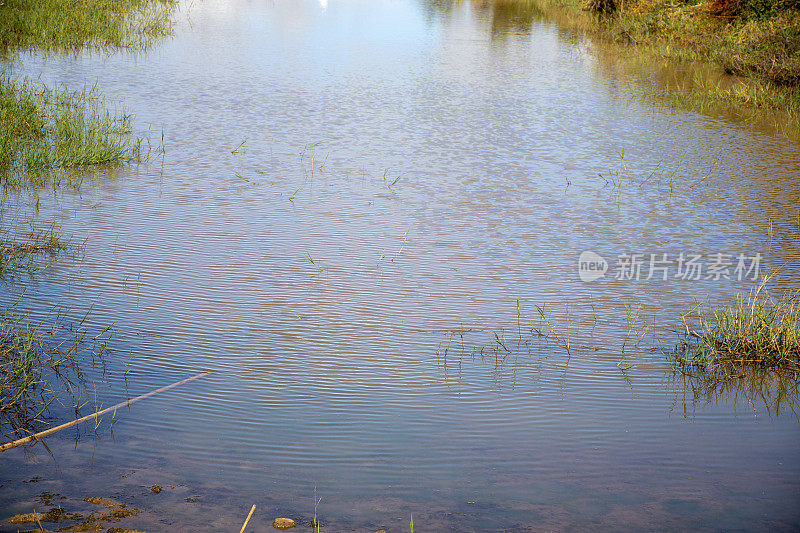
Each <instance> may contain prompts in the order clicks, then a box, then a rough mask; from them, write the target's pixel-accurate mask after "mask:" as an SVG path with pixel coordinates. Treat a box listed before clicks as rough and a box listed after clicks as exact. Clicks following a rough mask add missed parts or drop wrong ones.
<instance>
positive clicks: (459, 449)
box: [0, 0, 800, 531]
mask: <svg viewBox="0 0 800 533" xmlns="http://www.w3.org/2000/svg"><path fill="white" fill-rule="evenodd" d="M505 6H506V4H504V3H499V4H481V3H451V2H433V1H414V0H396V1H393V0H381V1H367V0H364V1H359V0H329V1H324V0H323V1H321V2H311V1H305V0H274V1H266V0H264V1H255V0H253V1H235V0H231V1H216V0H215V1H211V0H209V1H202V2H192V3H186V4H182V5H181V9H180V11H179V12H178V14H177V17H178V19H179V22H178V25H177V27H176V33H175V36H174V37H173V38H170V39H167V40H164V41H163V42H160V43H158V44H157V45H156V46H154V47H153V48H152V49H151V50H149V51H148V52H146V53H142V54H139V55H132V54H129V53H125V52H119V53H114V54H111V55H103V54H97V53H88V52H87V53H82V54H79V55H77V56H69V57H66V56H63V57H62V56H55V57H42V56H40V55H37V54H21V55H17V56H15V57H14V58H13V63H14V65H13V68H14V74H15V75H26V76H28V77H30V78H36V79H41V80H42V81H44V82H46V83H48V84H51V85H57V84H61V85H65V86H67V87H71V88H81V87H83V86H85V85H88V86H91V85H94V84H95V83H97V84H98V86H99V87H100V88H101V89H102V91H103V92H104V93H105V95H106V97H107V98H108V102H109V105H110V106H114V105H117V106H118V107H119V108H124V109H125V111H126V112H129V113H133V114H134V115H135V117H136V124H137V127H138V128H139V129H140V130H141V131H146V130H147V129H148V128H149V130H150V132H149V135H150V138H151V139H152V142H153V144H154V146H155V145H158V144H159V143H160V142H161V132H162V131H163V143H164V152H165V153H164V157H163V158H162V157H160V156H159V157H157V158H155V160H154V161H152V162H150V163H148V164H142V165H139V166H132V167H126V168H122V169H119V168H118V169H99V170H97V171H94V172H93V173H92V175H91V176H89V177H88V178H87V180H86V181H85V182H84V185H83V187H82V188H81V189H80V190H79V191H70V190H68V191H61V192H59V193H57V194H53V193H52V192H43V193H42V194H41V198H40V213H39V216H40V217H41V219H42V220H45V221H47V220H56V221H58V222H59V223H61V224H63V226H64V234H66V235H73V236H74V238H75V239H76V240H81V241H82V240H83V239H85V240H86V243H85V253H84V254H79V255H78V256H76V257H74V258H71V257H65V258H63V259H61V260H59V261H58V262H56V263H55V264H54V265H53V266H52V267H50V268H48V269H47V270H46V271H44V272H42V273H40V274H39V275H37V277H36V278H35V279H33V280H27V281H26V280H17V281H15V282H13V283H6V284H4V285H3V288H2V290H1V291H0V296H2V302H3V303H4V304H10V303H13V302H15V301H16V300H17V299H19V298H20V297H21V299H20V302H19V303H18V304H17V309H18V310H21V311H26V312H29V313H31V315H32V316H33V317H40V316H46V315H47V314H48V313H50V314H52V313H54V312H55V311H54V309H56V310H60V311H62V312H63V313H66V314H67V315H69V316H72V317H80V316H82V315H83V314H85V313H86V312H87V311H88V310H91V313H90V325H92V326H94V327H97V328H102V327H104V326H105V325H107V324H110V323H113V324H114V330H115V334H114V337H113V339H112V341H111V343H110V350H111V351H110V353H109V354H108V356H107V360H106V368H105V369H100V368H98V369H90V371H89V372H88V374H87V378H88V379H89V383H90V387H89V390H88V392H87V393H86V396H85V397H86V398H89V399H90V404H89V405H87V406H86V407H84V409H83V411H82V412H83V413H84V414H85V413H87V412H88V411H89V410H90V409H91V408H92V407H93V406H94V405H98V406H99V405H102V406H107V405H111V404H113V403H116V402H118V401H120V400H121V399H124V398H125V397H134V396H137V395H139V394H142V393H145V392H148V391H150V390H152V389H155V388H158V387H160V386H163V385H166V384H169V383H172V382H174V381H178V380H179V379H183V378H185V377H188V376H191V375H194V374H196V373H198V372H200V371H211V372H212V374H211V375H210V376H208V377H207V378H203V379H200V380H196V381H193V382H191V383H190V384H187V385H185V386H182V387H180V388H176V389H172V390H170V391H167V392H165V393H163V394H160V395H157V396H154V397H151V398H148V399H146V400H143V401H141V402H139V403H136V404H134V405H132V406H131V407H130V408H129V409H128V410H125V412H118V413H117V415H116V417H115V419H114V421H113V426H111V420H110V419H109V418H105V419H104V420H103V422H102V423H101V424H100V426H99V427H98V428H97V430H96V433H97V435H96V437H94V436H93V435H92V434H93V433H94V425H93V424H90V425H87V426H84V427H82V428H81V429H80V438H79V439H78V440H77V441H76V440H75V437H76V433H75V432H74V431H71V430H68V431H65V432H63V434H58V435H54V436H52V437H50V438H48V439H47V444H48V446H49V448H50V450H51V451H52V455H51V454H49V453H48V452H47V450H45V449H44V448H43V447H42V446H37V447H34V448H30V449H27V450H25V449H14V450H11V451H9V452H6V453H4V454H2V456H0V520H2V522H3V523H2V525H0V530H2V531H16V530H17V526H13V525H11V524H9V523H7V522H6V519H7V518H8V517H9V516H11V515H12V514H16V513H26V512H31V511H32V509H33V508H34V507H36V508H37V509H38V508H39V507H44V504H43V503H42V502H41V501H40V499H39V496H40V494H41V492H43V491H46V492H52V493H59V494H63V495H64V496H65V497H66V498H67V500H68V501H69V502H71V503H70V505H73V508H69V507H68V506H67V505H66V504H64V505H65V510H67V511H70V510H73V509H77V508H82V507H81V506H83V507H86V506H87V505H88V504H86V503H85V502H84V503H82V501H83V499H84V498H88V497H92V496H103V497H111V498H114V499H116V500H118V501H121V502H125V503H128V504H129V505H131V506H135V507H136V508H139V509H142V510H143V513H140V514H139V515H137V517H136V518H135V519H131V520H132V521H131V522H130V524H131V525H130V526H129V527H136V526H137V525H138V526H139V527H141V528H142V529H147V530H148V531H150V530H153V531H155V530H161V529H165V530H166V529H170V530H176V529H177V530H182V531H221V530H234V529H236V528H238V527H240V526H241V523H242V522H243V520H244V517H245V516H246V515H247V512H248V510H249V508H250V506H251V505H252V504H253V503H255V504H257V506H258V508H257V511H256V513H255V515H254V518H253V520H252V521H251V527H253V530H259V528H260V530H264V529H265V528H271V525H270V524H271V523H272V519H273V518H275V517H276V516H289V517H292V518H296V519H301V520H305V521H306V522H305V526H303V527H307V526H308V520H310V519H311V518H312V516H313V508H314V503H313V498H314V491H315V490H316V494H317V495H318V496H319V497H321V498H322V500H321V502H320V504H319V506H318V513H319V516H320V520H321V522H322V524H323V530H328V531H375V530H377V529H380V528H382V527H383V528H386V529H387V530H389V531H401V530H408V522H409V519H410V517H411V514H412V513H413V516H414V523H415V529H416V530H417V531H445V530H456V531H528V530H531V531H539V530H585V529H607V530H642V529H648V530H656V529H664V530H689V529H690V530H710V529H713V530H718V529H744V530H776V529H777V530H796V529H798V528H800V451H799V450H800V446H798V444H800V422H799V421H798V416H797V414H796V413H797V405H796V398H797V394H796V392H795V393H794V394H791V393H790V394H789V396H788V398H783V399H782V400H781V403H780V404H779V405H777V406H776V402H775V401H773V400H771V399H770V397H769V391H766V393H765V395H764V396H763V397H758V396H757V395H753V394H747V393H743V392H741V391H739V392H737V391H735V390H734V391H728V392H727V393H724V394H714V395H711V396H709V397H704V396H703V394H702V393H701V392H698V393H695V392H693V390H692V389H691V388H687V387H686V386H684V383H683V382H682V381H681V380H673V379H672V378H671V374H670V371H669V366H668V364H667V362H666V359H665V357H664V355H663V354H662V353H661V351H660V350H659V349H658V346H659V345H660V344H662V343H666V344H667V345H669V343H670V342H671V341H672V339H673V338H674V333H673V332H672V331H671V330H673V329H675V328H676V327H677V326H678V325H679V324H680V317H681V315H682V313H685V312H686V311H688V310H689V309H691V307H692V306H693V299H694V298H697V299H698V300H703V299H706V298H708V299H709V300H710V301H711V302H713V303H720V302H725V301H727V300H729V299H730V298H732V297H733V296H734V295H735V294H736V293H737V291H747V290H749V289H750V287H752V285H753V283H754V282H753V280H752V279H739V278H748V276H747V275H745V274H747V272H746V271H745V272H742V271H741V270H737V266H738V258H739V256H740V255H741V256H743V258H744V259H745V260H746V263H745V266H746V267H749V266H750V263H751V262H752V258H753V257H755V256H756V254H761V257H762V259H761V262H760V264H759V268H760V270H761V272H762V273H763V272H764V271H766V270H768V269H775V268H781V270H780V273H779V275H778V277H777V278H776V282H775V284H774V288H776V289H780V288H781V287H789V286H796V285H797V284H798V281H800V267H798V261H797V259H798V257H800V233H798V232H800V228H798V226H797V224H798V222H797V217H798V211H797V210H798V207H800V181H798V177H799V176H800V145H798V144H797V143H796V142H793V141H791V140H789V139H786V138H784V137H781V136H779V135H775V134H773V133H770V131H771V130H770V128H767V127H761V126H759V124H758V123H753V122H751V121H748V122H747V123H744V122H742V121H737V120H736V118H735V117H713V116H708V115H698V114H694V113H691V112H686V111H681V110H675V109H670V108H668V107H664V106H662V105H660V104H659V103H658V101H657V100H653V99H652V98H641V97H640V95H642V94H652V93H653V91H654V90H657V89H658V82H657V80H658V78H660V77H663V74H659V73H656V72H655V71H654V72H652V73H650V74H648V72H647V71H644V72H643V71H641V70H640V71H639V72H637V73H635V74H625V73H624V72H625V71H624V69H617V68H608V66H607V65H604V64H602V63H601V62H600V61H599V60H598V57H599V56H597V55H596V54H594V53H593V51H592V45H591V43H590V42H588V41H586V40H584V39H583V38H581V37H580V36H577V35H575V34H573V33H571V32H568V31H565V30H563V29H561V28H559V27H557V26H555V25H554V24H552V23H551V22H548V21H547V20H546V19H544V18H542V17H541V16H540V14H539V13H537V12H536V11H535V10H532V9H516V10H509V9H507V8H506V7H505ZM648 80H650V82H651V83H652V84H653V85H652V86H643V84H647V83H648ZM237 147H238V149H237ZM621 154H624V155H623V156H622V157H621ZM601 175H602V176H601ZM26 201H27V200H26ZM20 202H22V203H24V201H22V200H20ZM6 203H7V204H8V205H5V204H4V209H14V208H15V207H14V205H12V204H14V200H8V199H6ZM770 220H772V227H773V230H772V236H771V237H770V235H769V233H768V227H769V224H770V222H769V221H770ZM586 251H591V252H594V253H596V254H599V256H600V257H602V258H603V259H604V260H605V261H606V262H607V264H608V271H607V272H606V274H605V276H603V277H601V278H600V279H597V280H595V281H592V282H584V281H582V280H581V277H580V276H579V268H578V266H579V257H580V256H581V253H582V252H586ZM624 254H643V255H642V256H641V259H642V265H641V267H640V271H639V273H638V275H636V274H635V273H634V275H632V276H628V275H624V276H620V275H619V274H621V273H624V274H629V273H630V272H627V271H625V272H623V271H622V270H621V269H620V268H619V265H620V263H619V261H620V259H619V258H620V256H624ZM651 254H653V255H652V257H653V258H654V259H656V260H663V259H666V260H667V261H668V262H667V263H659V262H656V263H654V264H653V265H652V266H656V267H658V266H662V267H665V268H664V269H661V270H651V269H650V266H651V264H650V259H651ZM663 254H666V258H665V257H664V255H663ZM681 254H683V257H684V258H686V259H688V258H690V256H694V255H697V256H699V258H697V259H696V260H695V263H696V264H699V265H700V267H699V268H702V269H703V270H702V272H700V275H699V279H695V278H696V277H697V275H696V274H697V272H696V271H690V272H689V275H686V274H687V272H686V269H685V268H683V269H681V268H680V266H681V265H679V264H678V258H679V257H681ZM717 254H724V255H723V256H719V257H718V256H717ZM639 258H640V257H639V256H637V260H638V259H639ZM715 258H718V259H721V261H716V262H719V263H720V264H721V265H722V266H723V268H722V269H721V270H720V273H719V274H718V275H716V274H714V270H713V268H714V266H713V263H714V262H715ZM309 259H311V260H309ZM312 261H313V263H312ZM684 266H685V265H684ZM726 266H727V271H726V270H725V268H724V267H726ZM584 273H586V272H584ZM651 274H652V275H651ZM752 276H753V273H752V272H751V273H750V275H749V277H752ZM617 278H621V279H617ZM648 278H649V279H648ZM684 278H689V279H684ZM23 292H24V294H23ZM517 301H519V308H518V307H517ZM536 305H539V306H543V305H544V306H545V307H544V310H545V313H546V314H548V315H549V316H550V322H549V323H550V326H552V327H553V329H554V330H555V331H556V333H557V334H558V336H559V338H560V339H565V340H566V341H567V342H568V344H569V350H567V349H566V348H565V347H564V346H563V343H562V342H561V341H560V340H559V338H556V337H554V336H553V335H550V336H549V337H547V338H542V337H539V336H537V335H535V334H531V328H532V327H535V328H539V329H542V330H543V331H549V327H548V326H547V325H546V324H544V322H543V321H542V319H541V317H540V316H539V314H538V312H537V310H536V308H535V306H536ZM518 309H519V314H518ZM628 310H630V311H631V313H632V316H635V317H636V319H635V321H634V322H633V323H632V325H631V324H629V322H628V319H627V312H628ZM637 310H638V314H637ZM637 343H638V345H636V346H634V345H635V344H637ZM473 347H477V349H475V350H474V351H473ZM481 347H483V353H481ZM795 390H796V389H795ZM56 414H57V415H58V416H59V417H61V418H64V419H67V418H69V412H57V413H56ZM32 479H35V480H36V481H35V482H33V483H31V482H30V481H31V480H32ZM156 483H157V484H159V485H161V486H163V487H165V489H164V491H163V492H161V493H160V494H153V493H152V492H151V491H150V490H149V487H150V486H152V485H153V484H156ZM171 485H175V487H176V488H174V489H173V488H169V487H171ZM40 510H41V509H40ZM136 520H138V522H136ZM109 527H111V526H109Z"/></svg>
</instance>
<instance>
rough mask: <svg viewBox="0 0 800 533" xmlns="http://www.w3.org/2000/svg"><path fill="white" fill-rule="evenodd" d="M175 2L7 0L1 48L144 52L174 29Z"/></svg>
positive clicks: (1, 7) (0, 6) (0, 10)
mask: <svg viewBox="0 0 800 533" xmlns="http://www.w3.org/2000/svg"><path fill="white" fill-rule="evenodd" d="M174 6H175V2H174V0H4V1H3V2H0V49H2V50H6V51H7V50H8V49H9V48H15V47H22V48H36V49H39V50H48V51H75V50H78V49H80V48H83V47H86V46H91V47H94V48H100V49H115V48H144V47H146V46H147V44H148V43H150V42H151V41H152V39H153V38H155V37H159V36H163V35H168V34H169V33H170V32H171V31H172V23H171V12H172V10H173V8H174Z"/></svg>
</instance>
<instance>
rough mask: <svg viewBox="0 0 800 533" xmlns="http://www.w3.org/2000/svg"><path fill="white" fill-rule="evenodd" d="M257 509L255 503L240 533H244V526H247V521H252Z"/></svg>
mask: <svg viewBox="0 0 800 533" xmlns="http://www.w3.org/2000/svg"><path fill="white" fill-rule="evenodd" d="M255 510H256V504H253V507H252V508H251V509H250V514H249V515H247V520H245V521H244V525H243V526H242V530H241V531H239V533H244V528H246V527H247V523H248V522H249V521H250V517H251V516H253V511H255Z"/></svg>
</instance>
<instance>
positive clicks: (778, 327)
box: [669, 277, 800, 379]
mask: <svg viewBox="0 0 800 533" xmlns="http://www.w3.org/2000/svg"><path fill="white" fill-rule="evenodd" d="M769 279H770V277H765V278H764V281H763V282H762V283H761V284H760V285H759V286H758V287H756V288H755V289H753V290H752V291H751V292H750V294H749V295H747V296H746V297H745V296H743V295H741V294H738V295H737V296H736V298H735V300H734V302H733V303H732V305H730V306H727V307H722V308H712V307H710V306H708V305H707V304H706V305H702V304H697V305H696V306H695V308H694V309H693V310H692V311H691V312H690V313H689V314H687V315H685V316H684V317H683V330H682V331H681V333H680V339H679V341H678V343H677V344H676V346H675V347H674V348H673V349H671V350H670V351H669V355H670V357H671V358H672V360H673V361H674V362H675V364H676V365H677V366H678V367H679V368H680V369H681V370H682V371H683V372H685V373H687V374H703V375H707V376H713V377H715V378H720V379H725V378H730V377H738V376H741V375H743V374H744V373H746V372H748V371H750V370H751V369H753V368H773V369H780V370H784V371H788V372H792V373H795V374H796V373H798V372H800V289H795V290H788V291H786V292H784V293H783V294H782V295H781V296H780V297H779V298H777V299H773V298H772V297H771V296H770V294H769V293H768V292H767V290H766V288H765V287H766V283H767V281H768V280H769ZM687 318H688V320H687Z"/></svg>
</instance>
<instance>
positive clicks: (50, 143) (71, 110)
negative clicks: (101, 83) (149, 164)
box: [0, 77, 142, 188]
mask: <svg viewBox="0 0 800 533" xmlns="http://www.w3.org/2000/svg"><path fill="white" fill-rule="evenodd" d="M131 124H132V118H131V116H130V115H126V114H121V115H119V116H114V115H112V114H111V113H110V112H109V111H108V110H106V109H104V107H103V100H102V98H101V97H100V96H99V94H98V93H97V91H96V90H94V89H91V90H84V91H69V90H66V89H62V90H57V91H53V90H51V89H48V88H47V87H44V86H39V85H33V84H31V83H28V82H25V81H22V82H18V81H13V80H11V79H10V78H8V77H0V128H2V129H0V184H1V185H2V186H3V187H5V188H8V187H20V186H31V185H33V186H42V185H46V184H53V183H55V184H61V183H63V182H67V183H69V184H71V185H75V184H79V183H80V173H79V172H78V170H79V169H81V168H86V167H90V166H97V165H106V164H120V163H127V162H131V161H140V160H141V159H142V139H140V138H133V137H131V136H130V135H129V134H130V132H131V128H132V125H131Z"/></svg>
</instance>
